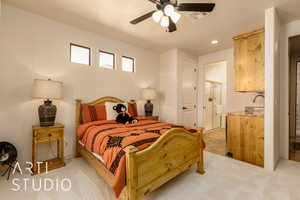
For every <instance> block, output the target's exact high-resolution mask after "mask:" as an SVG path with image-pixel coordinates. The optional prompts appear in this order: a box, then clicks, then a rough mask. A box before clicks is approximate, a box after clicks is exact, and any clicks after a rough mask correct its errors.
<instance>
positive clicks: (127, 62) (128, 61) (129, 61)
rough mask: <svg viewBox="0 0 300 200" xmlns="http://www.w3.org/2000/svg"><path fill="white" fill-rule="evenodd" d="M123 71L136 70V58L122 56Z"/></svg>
mask: <svg viewBox="0 0 300 200" xmlns="http://www.w3.org/2000/svg"><path fill="white" fill-rule="evenodd" d="M122 71H124V72H134V58H130V57H126V56H123V57H122Z"/></svg>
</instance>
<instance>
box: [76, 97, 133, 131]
mask: <svg viewBox="0 0 300 200" xmlns="http://www.w3.org/2000/svg"><path fill="white" fill-rule="evenodd" d="M105 102H112V103H125V101H123V100H121V99H118V98H116V97H101V98H100V99H97V100H95V101H91V102H87V103H82V101H81V100H80V99H76V114H75V115H76V116H75V125H76V130H77V128H78V127H79V126H80V125H81V124H82V111H81V106H82V104H87V105H90V106H97V105H101V104H105ZM130 102H131V103H135V100H134V99H132V100H130Z"/></svg>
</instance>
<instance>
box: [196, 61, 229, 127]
mask: <svg viewBox="0 0 300 200" xmlns="http://www.w3.org/2000/svg"><path fill="white" fill-rule="evenodd" d="M222 62H225V63H226V102H225V104H224V106H225V107H227V102H228V95H227V93H228V86H229V84H228V81H229V80H228V77H229V73H230V71H229V70H228V66H229V61H228V60H227V59H220V60H218V59H216V60H215V61H213V60H212V61H209V62H205V63H202V64H201V65H200V66H199V74H198V77H199V78H198V80H199V83H198V85H199V90H198V96H199V98H198V99H201V101H200V102H199V103H198V105H199V106H198V113H199V114H200V115H198V116H199V117H200V119H201V120H198V124H201V126H204V117H205V111H204V106H205V68H206V67H207V66H208V65H211V64H216V63H222ZM201 91H203V92H201Z"/></svg>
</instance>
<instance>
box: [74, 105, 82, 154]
mask: <svg viewBox="0 0 300 200" xmlns="http://www.w3.org/2000/svg"><path fill="white" fill-rule="evenodd" d="M75 116H76V117H75V141H76V142H75V145H76V146H75V157H80V153H79V148H78V145H79V144H78V139H77V129H78V127H79V126H80V124H81V100H79V99H76V115H75Z"/></svg>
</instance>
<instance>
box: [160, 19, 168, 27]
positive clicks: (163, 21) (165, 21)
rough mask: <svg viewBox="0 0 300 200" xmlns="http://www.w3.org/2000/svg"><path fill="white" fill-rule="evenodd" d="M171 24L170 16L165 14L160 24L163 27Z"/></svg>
mask: <svg viewBox="0 0 300 200" xmlns="http://www.w3.org/2000/svg"><path fill="white" fill-rule="evenodd" d="M169 24H170V22H169V18H168V17H167V16H163V17H162V19H161V22H160V25H161V26H162V27H168V26H169Z"/></svg>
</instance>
